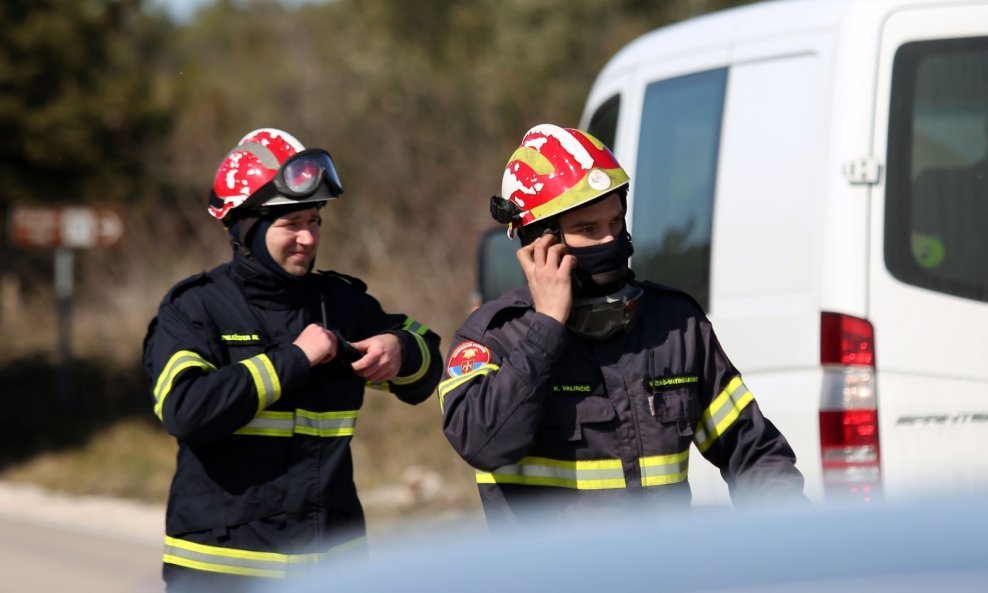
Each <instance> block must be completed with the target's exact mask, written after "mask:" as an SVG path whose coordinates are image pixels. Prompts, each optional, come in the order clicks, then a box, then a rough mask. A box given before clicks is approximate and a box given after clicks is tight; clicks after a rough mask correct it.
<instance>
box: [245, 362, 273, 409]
mask: <svg viewBox="0 0 988 593" xmlns="http://www.w3.org/2000/svg"><path fill="white" fill-rule="evenodd" d="M240 364H242V365H244V366H245V367H247V370H248V371H250V376H251V377H252V378H253V379H254V388H255V389H256V390H257V409H258V411H260V410H264V409H266V408H267V407H268V406H270V405H271V404H273V403H274V402H276V401H278V399H279V398H280V397H281V381H280V380H279V379H278V373H277V371H275V369H274V365H273V364H271V359H270V358H268V355H267V354H258V355H257V356H253V357H251V358H248V359H246V360H241V361H240Z"/></svg>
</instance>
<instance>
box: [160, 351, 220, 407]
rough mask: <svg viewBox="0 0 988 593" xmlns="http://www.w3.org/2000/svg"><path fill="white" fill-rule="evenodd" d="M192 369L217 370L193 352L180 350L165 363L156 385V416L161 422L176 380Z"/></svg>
mask: <svg viewBox="0 0 988 593" xmlns="http://www.w3.org/2000/svg"><path fill="white" fill-rule="evenodd" d="M192 368H196V369H202V370H204V371H206V372H207V373H208V372H209V371H215V370H216V367H215V366H214V365H213V364H212V363H210V362H209V361H207V360H206V359H205V358H203V357H202V356H200V355H199V354H197V353H195V352H193V351H191V350H179V351H178V352H176V353H175V354H172V357H171V358H169V359H168V362H167V363H165V367H164V368H163V369H162V370H161V373H160V374H159V375H158V380H157V382H155V385H154V414H155V415H156V416H157V417H158V419H159V420H161V419H162V413H163V409H164V405H165V397H167V396H168V394H169V393H170V392H171V390H172V386H173V385H174V384H175V379H176V378H177V377H178V375H179V374H180V373H181V372H182V371H184V370H186V369H192Z"/></svg>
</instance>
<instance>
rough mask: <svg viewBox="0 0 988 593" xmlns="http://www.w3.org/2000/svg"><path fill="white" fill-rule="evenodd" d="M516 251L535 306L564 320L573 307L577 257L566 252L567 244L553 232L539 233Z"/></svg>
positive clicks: (559, 319)
mask: <svg viewBox="0 0 988 593" xmlns="http://www.w3.org/2000/svg"><path fill="white" fill-rule="evenodd" d="M517 255H518V262H519V263H520V264H521V269H522V271H524V272H525V278H526V279H527V280H528V288H529V290H531V291H532V300H533V301H534V303H535V310H536V311H538V312H539V313H544V314H546V315H548V316H549V317H552V318H553V319H555V320H556V321H558V322H559V323H563V324H565V323H566V320H567V319H569V313H570V309H571V308H572V307H573V280H572V273H573V269H574V268H575V267H576V258H575V257H573V256H572V255H570V254H568V253H566V246H565V245H563V244H562V243H560V242H559V239H558V238H557V237H556V236H555V235H552V234H544V235H542V236H541V237H539V238H538V239H536V240H535V241H532V242H531V243H529V244H528V245H526V246H525V247H522V248H521V249H519V250H518V254H517Z"/></svg>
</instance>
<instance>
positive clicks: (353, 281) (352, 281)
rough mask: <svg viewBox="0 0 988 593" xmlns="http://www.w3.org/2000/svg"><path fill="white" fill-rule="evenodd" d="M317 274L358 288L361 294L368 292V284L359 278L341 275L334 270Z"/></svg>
mask: <svg viewBox="0 0 988 593" xmlns="http://www.w3.org/2000/svg"><path fill="white" fill-rule="evenodd" d="M317 273H318V274H321V275H322V276H325V277H327V278H332V279H334V280H339V281H341V282H344V283H346V284H349V285H350V286H352V287H354V288H356V289H357V290H359V291H360V292H367V283H365V282H364V281H363V280H361V279H360V278H357V277H356V276H349V275H347V274H341V273H339V272H336V271H334V270H318V271H317Z"/></svg>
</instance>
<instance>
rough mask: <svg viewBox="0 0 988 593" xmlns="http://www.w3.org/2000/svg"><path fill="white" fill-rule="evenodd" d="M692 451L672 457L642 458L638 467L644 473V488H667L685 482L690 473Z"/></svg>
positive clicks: (654, 456) (655, 456) (674, 454)
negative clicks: (668, 485) (666, 486)
mask: <svg viewBox="0 0 988 593" xmlns="http://www.w3.org/2000/svg"><path fill="white" fill-rule="evenodd" d="M689 462H690V450H689V449H687V450H685V451H683V452H682V453H673V454H672V455H652V456H650V457H642V458H640V459H639V460H638V465H639V467H640V468H641V472H642V486H665V485H666V484H676V483H678V482H685V481H686V476H687V474H688V473H689Z"/></svg>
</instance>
